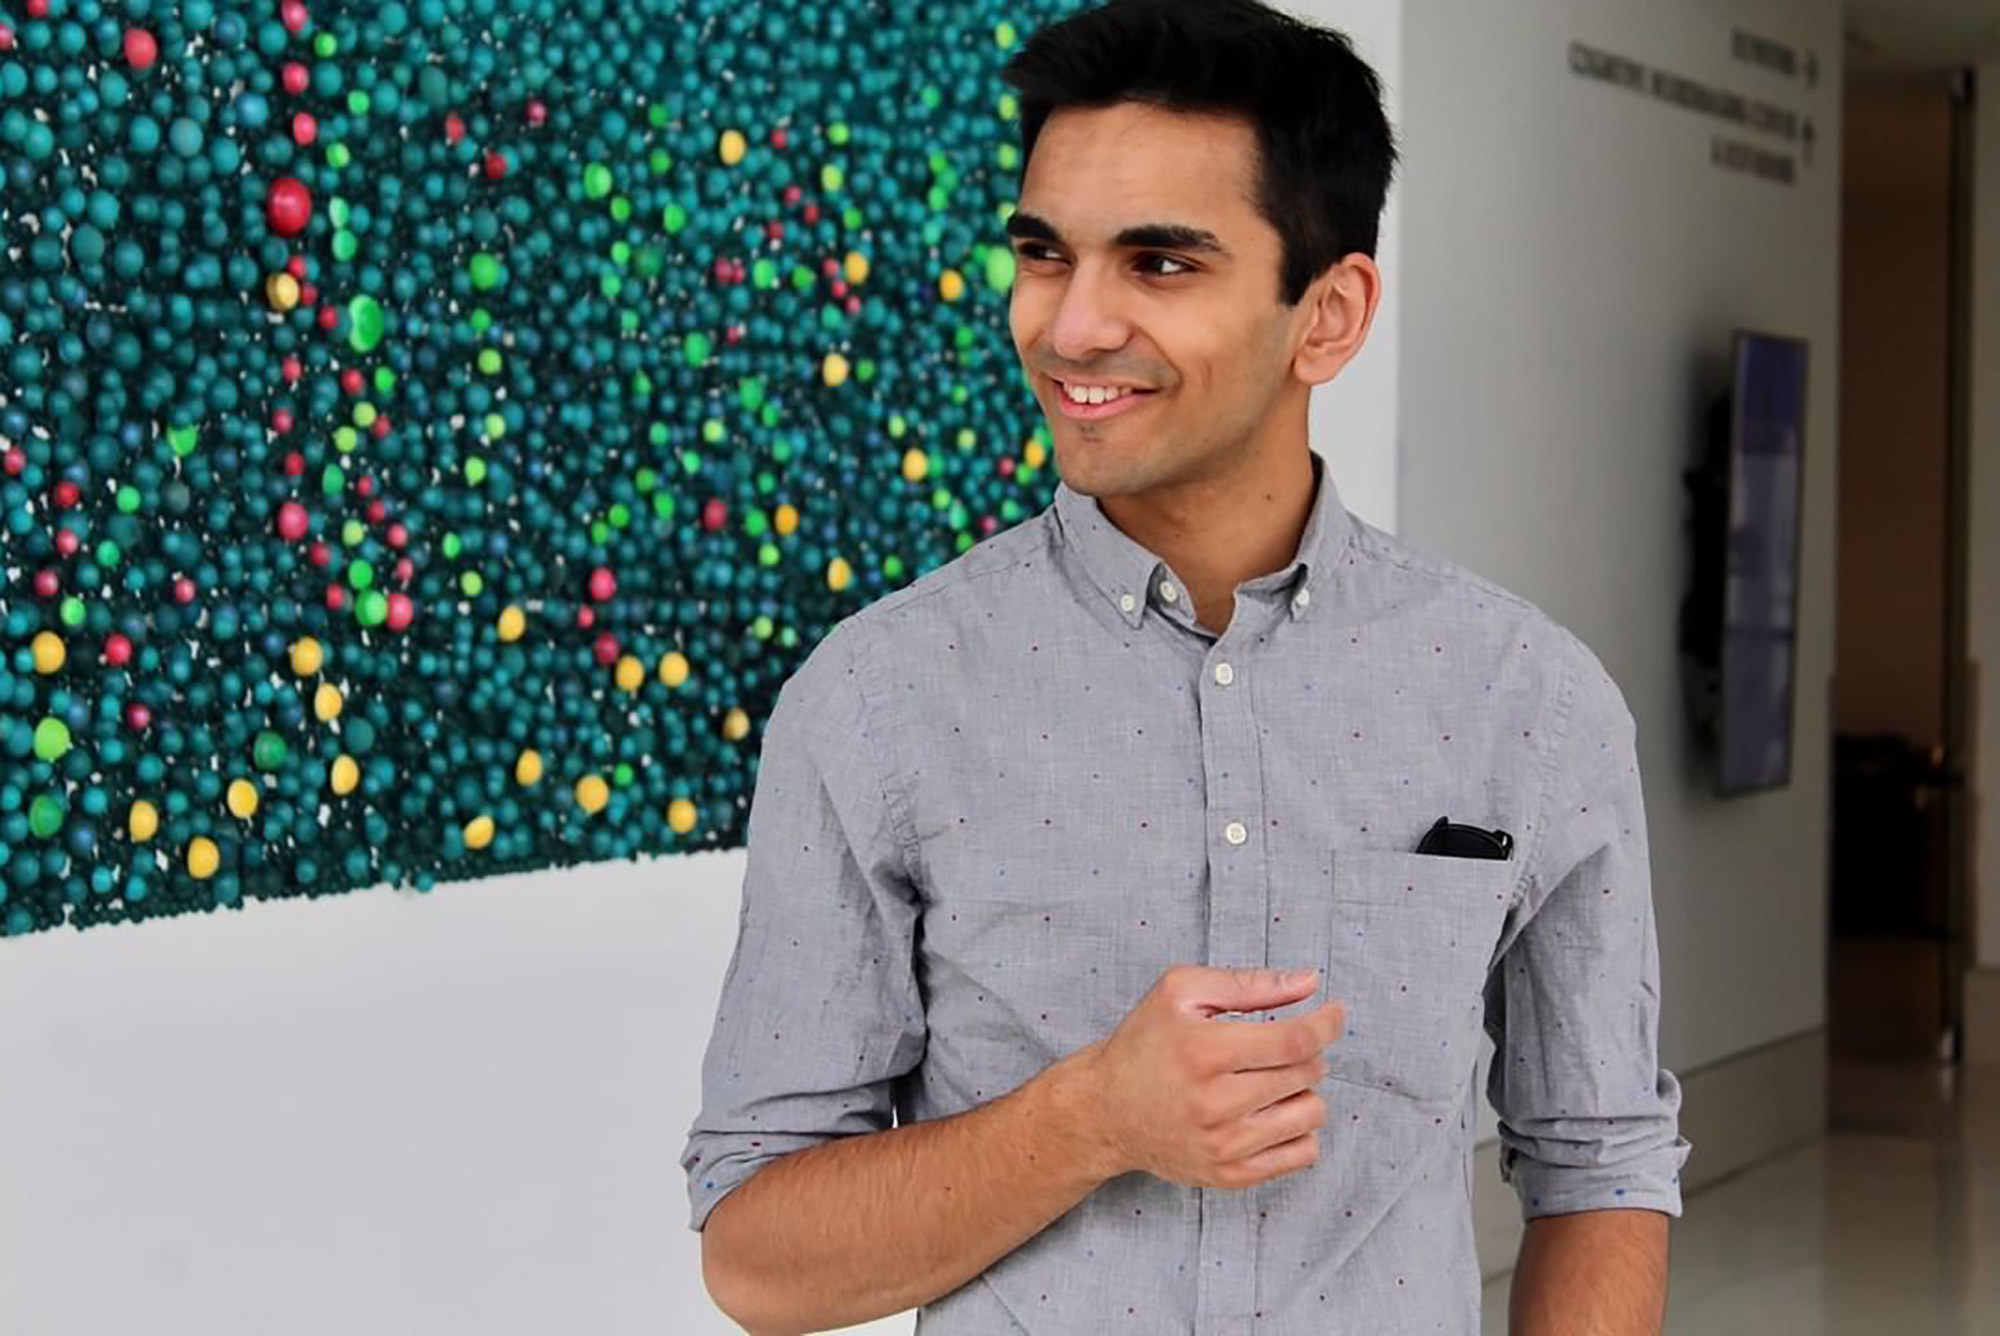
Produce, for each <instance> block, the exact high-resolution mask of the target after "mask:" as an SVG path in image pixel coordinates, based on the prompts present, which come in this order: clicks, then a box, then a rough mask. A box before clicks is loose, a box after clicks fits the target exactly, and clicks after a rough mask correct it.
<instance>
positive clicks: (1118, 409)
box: [1048, 376, 1158, 422]
mask: <svg viewBox="0 0 2000 1336" xmlns="http://www.w3.org/2000/svg"><path fill="white" fill-rule="evenodd" d="M1048 379H1049V383H1050V384H1051V385H1053V386H1055V391H1056V403H1057V405H1058V406H1059V407H1060V408H1061V409H1062V413H1063V416H1064V417H1069V418H1076V419H1079V420H1082V421H1086V422H1089V421H1098V420H1101V419H1103V418H1108V417H1116V416H1117V415H1119V414H1121V413H1126V412H1130V411H1131V410H1132V409H1134V408H1137V407H1139V406H1140V405H1141V404H1143V403H1144V402H1145V401H1146V400H1148V399H1150V398H1152V397H1153V396H1154V395H1155V394H1157V393H1158V391H1157V390H1152V389H1148V388H1146V387H1145V386H1142V385H1129V384H1113V383H1109V382H1105V381H1065V380H1058V379H1057V378H1056V377H1054V376H1050V377H1049V378H1048Z"/></svg>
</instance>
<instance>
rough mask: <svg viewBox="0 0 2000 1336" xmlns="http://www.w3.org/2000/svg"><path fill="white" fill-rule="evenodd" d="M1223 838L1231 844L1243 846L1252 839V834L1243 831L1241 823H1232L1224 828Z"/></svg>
mask: <svg viewBox="0 0 2000 1336" xmlns="http://www.w3.org/2000/svg"><path fill="white" fill-rule="evenodd" d="M1222 838H1224V839H1225V840H1228V841H1229V842H1230V843H1231V844H1241V843H1243V841H1245V840H1247V839H1249V838H1250V832H1249V831H1247V830H1245V829H1243V823H1242V822H1241V821H1232V822H1230V823H1229V824H1228V825H1227V826H1224V827H1223V828H1222Z"/></svg>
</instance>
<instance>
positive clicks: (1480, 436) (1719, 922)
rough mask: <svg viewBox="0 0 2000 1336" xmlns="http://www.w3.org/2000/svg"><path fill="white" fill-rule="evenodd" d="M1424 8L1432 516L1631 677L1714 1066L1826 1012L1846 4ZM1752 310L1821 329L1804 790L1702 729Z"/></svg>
mask: <svg viewBox="0 0 2000 1336" xmlns="http://www.w3.org/2000/svg"><path fill="white" fill-rule="evenodd" d="M1405 13H1406V19H1407V22H1406V26H1405V31H1404V48H1403V67H1404V71H1405V81H1404V107H1405V116H1406V119H1405V132H1406V135H1407V139H1408V148H1409V155H1410V162H1411V165H1410V169H1409V172H1408V176H1407V178H1406V183H1405V192H1404V196H1403V207H1404V235H1403V251H1402V256H1403V282H1404V306H1403V335H1404V337H1403V356H1402V360H1401V366H1400V368H1399V374H1400V376H1401V378H1402V384H1403V387H1404V393H1403V396H1402V422H1401V425H1402V436H1403V453H1402V467H1403V474H1402V482H1401V503H1400V504H1401V511H1402V520H1403V533H1404V534H1405V536H1407V537H1409V538H1411V539H1412V540H1414V541H1416V542H1418V543H1420V544H1426V545H1430V546H1433V547H1435V548H1436V549H1438V550H1440V551H1442V552H1444V553H1446V554H1448V555H1450V556H1452V557H1454V558H1455V559H1457V560H1459V561H1461V562H1463V563H1464V564H1466V565H1468V566H1470V567H1472V568H1473V569H1476V570H1478V571H1481V572H1482V573H1484V574H1486V575H1488V576H1490V577H1491V578H1493V579H1495V580H1497V581H1499V582H1500V583H1502V584H1504V585H1507V586H1509V587H1510V588H1512V589H1514V590H1516V591H1517V592H1519V593H1521V594H1523V595H1524V596H1526V597H1528V598H1530V599H1532V600H1534V601H1535V602H1537V603H1539V604H1540V605H1541V606H1542V607H1543V608H1545V609H1546V610H1547V611H1548V612H1550V613H1551V614H1552V615H1553V616H1555V617H1556V618H1557V620H1559V621H1561V622H1563V623H1565V624H1566V625H1568V626H1569V627H1570V628H1571V629H1572V630H1574V631H1575V632H1577V634H1579V635H1580V636H1582V637H1583V639H1584V640H1585V641H1586V642H1587V643H1589V644H1590V645H1591V646H1592V648H1594V649H1595V650H1596V651H1597V653H1598V655H1599V656H1600V657H1601V658H1602V659H1603V660H1604V662H1605V665H1606V666H1607V667H1608V668H1609V670H1610V671H1611V673H1612V675H1613V676H1614V677H1615V678H1616V679H1617V681H1618V683H1619V684H1620V686H1621V687H1622V688H1623V689H1624V691H1625V694H1626V697H1627V701H1628V703H1629V704H1630V705H1631V708H1632V712H1633V714H1634V716H1635V718H1636V719H1637V721H1638V726H1639V750H1640V764H1641V771H1642V773H1643V775H1644V777H1645V782H1646V797H1647V813H1648V818H1649V825H1650V830H1651V836H1652V839H1651V848H1652V859H1653V871H1654V895H1655V902H1656V907H1657V915H1658V924H1659V938H1660V948H1661V969H1662V994H1663V1010H1662V1018H1661V1038H1660V1047H1661V1057H1662V1060H1663V1061H1664V1062H1665V1063H1666V1065H1667V1066H1669V1067H1671V1068H1674V1069H1675V1070H1676V1071H1677V1072H1681V1073H1683V1074H1685V1072H1686V1071H1688V1070H1689V1069H1693V1068H1698V1067H1701V1066H1704V1065H1706V1064H1709V1063H1713V1062H1715V1061H1717V1060H1719V1059H1721V1058H1724V1057H1726V1056H1728V1055H1731V1054H1734V1053H1738V1052H1741V1051H1743V1050H1745V1049H1748V1048H1751V1047H1753V1046H1755V1045H1757V1044H1760V1043H1763V1042H1766V1041H1769V1040H1774V1039H1778V1038H1780V1037H1784V1036H1788V1035H1793V1034H1797V1033H1799V1032H1801V1031H1806V1030H1809V1029H1812V1028H1815V1027H1818V1026H1819V1025H1821V1024H1822V1022H1823V1019H1824V1014H1825V1005H1824V988H1825V985H1824V975H1825V969H1824V956H1825V932H1824V927H1823V923H1824V918H1825V914H1826V848H1825V846H1826V837H1827V817H1828V774H1827V768H1828V765H1827V748H1828V699H1829V697H1828V679H1829V676H1830V674H1831V672H1832V662H1833V661H1832V648H1833V617H1832V611H1833V604H1832V592H1833V584H1832V575H1833V555H1834V533H1833V522H1832V521H1833V515H1834V502H1835V495H1836V491H1835V481H1836V470H1835V460H1836V453H1835V452H1836V433H1835V428H1836V415H1835V405H1836V402H1837V396H1836V393H1835V391H1836V382H1835V371H1836V369H1837V367H1838V365H1839V349H1838V346H1837V335H1838V330H1839V324H1838V304H1837V303H1838V266H1839V249H1838V237H1839V230H1838V229H1839V213H1838V211H1839V168H1838V164H1839V161H1840V143H1839V107H1840V89H1839V62H1840V53H1841V45H1842V43H1841V23H1840V6H1839V3H1838V0H1740V2H1739V3H1724V0H1674V2H1673V3H1639V0H1621V2H1620V3H1606V0H1516V2H1515V3H1510V4H1507V5H1490V4H1479V3H1473V0H1409V3H1408V5H1407V6H1406V11H1405ZM1732 22H1740V23H1742V24H1743V25H1744V26H1746V27H1750V28H1753V29H1755V30H1757V31H1759V32H1761V33H1762V34H1764V35H1766V36H1769V37H1772V38H1778V39H1784V40H1789V41H1791V42H1794V43H1798V44H1800V45H1806V46H1811V47H1814V48H1816V49H1817V51H1818V55H1819V60H1820V64H1821V78H1820V81H1819V84H1818V87H1817V89H1816V90H1815V91H1813V92H1812V93H1811V94H1807V93H1806V92H1805V90H1804V87H1803V84H1802V83H1797V82H1795V83H1793V84H1791V85H1790V86H1789V87H1787V86H1786V84H1785V83H1784V82H1783V81H1781V80H1780V79H1779V78H1778V76H1776V75H1772V74H1768V73H1764V72H1762V71H1759V70H1756V69H1752V68H1750V67H1747V66H1743V65H1739V64H1736V63H1735V62H1734V61H1733V60H1732V59H1731V57H1730V29H1731V25H1732ZM1572 40H1581V41H1584V42H1588V43H1590V44H1591V45H1593V46H1596V47H1600V48H1606V49H1609V50H1612V51H1615V52H1617V53H1619V54H1621V55H1625V56H1628V57H1631V58H1633V59H1636V60H1639V61H1643V62H1646V63H1647V64H1648V65H1652V66H1658V67H1663V68H1666V69H1670V70H1672V71H1674V72H1676V73H1680V74H1683V75H1686V76H1689V77H1693V78H1699V79H1702V80H1704V81H1707V82H1712V83H1717V84H1722V85H1724V86H1727V87H1731V88H1736V89H1740V90H1742V91H1743V92H1745V93H1751V94H1756V95H1759V96H1765V97H1768V98H1770V99H1771V100H1773V101H1777V102H1781V103H1784V104H1787V105H1792V106H1795V107H1798V108H1799V109H1801V110H1805V109H1808V108H1810V110H1811V111H1812V112H1813V114H1814V119H1815V121H1816V128H1817V130H1818V134H1819V142H1818V146H1817V150H1816V153H1815V164H1816V165H1815V166H1814V167H1812V168H1811V169H1809V170H1807V171H1806V172H1805V173H1804V174H1803V176H1802V178H1801V180H1800V182H1799V184H1798V185H1797V186H1795V187H1790V188H1788V187H1784V186H1779V185H1775V184H1772V183H1769V182H1765V181H1762V180H1758V179H1755V178H1752V177H1747V176H1740V175H1734V174H1728V173H1724V172H1721V171H1719V170H1718V169H1716V168H1714V167H1712V166H1711V165H1710V162H1709V154H1708V145H1709V137H1710V134H1711V131H1712V130H1713V129H1715V128H1718V127H1719V126H1720V125H1721V123H1720V122H1717V121H1712V120H1710V119H1709V118H1707V117H1704V116H1700V115H1697V114H1696V113H1694V112H1691V111H1687V110H1683V109H1681V108H1678V107H1673V106H1669V105H1666V104H1664V103H1661V102H1657V101H1655V100H1653V99H1652V98H1651V97H1649V96H1642V95H1641V94H1639V93H1635V92H1629V91H1626V90H1622V89H1617V88H1614V87H1611V86H1609V85H1606V84H1601V83H1597V82H1593V81H1588V80H1584V79H1579V78H1576V77H1573V76H1572V75H1571V73H1570V71H1569V63H1568V50H1569V44H1570V42H1571V41H1572ZM1745 137H1748V136H1745ZM1739 325H1742V326H1748V327H1751V328H1755V329H1762V330H1768V331H1773V332H1781V333H1791V334H1797V335H1803V336H1805V337H1806V338H1808V339H1810V340H1811V341H1812V368H1811V397H1810V403H1809V406H1808V412H1807V417H1808V421H1807V445H1806V452H1807V461H1806V512H1805V525H1804V553H1803V561H1804V587H1803V596H1802V601H1801V608H1800V613H1801V617H1802V634H1801V642H1800V659H1801V661H1800V665H1799V668H1800V671H1799V678H1798V706H1797V715H1796V748H1795V752H1794V764H1793V775H1794V780H1793V784H1792V786H1791V787H1790V788H1789V789H1787V790H1784V791H1782V792H1777V793H1773V794H1768V795H1764V796H1759V797H1754V798H1745V799H1738V800H1734V801H1730V802H1719V801H1717V800H1715V799H1713V798H1712V797H1710V796H1709V792H1710V790H1711V788H1712V784H1711V782H1710V780H1709V779H1708V778H1707V775H1706V773H1705V771H1704V770H1703V768H1702V767H1700V766H1699V765H1698V764H1697V762H1696V760H1695V758H1694V757H1693V756H1692V755H1691V754H1690V747H1689V744H1688V742H1687V741H1686V736H1687V735H1686V731H1685V729H1684V726H1683V724H1682V707H1681V701H1680V689H1679V685H1678V676H1677V672H1678V670H1677V667H1676V617H1677V613H1678V608H1679V601H1680V596H1681V592H1682V587H1683V581H1684V577H1685V570H1686V566H1685V562H1686V555H1685V554H1686V542H1685V539H1684V537H1683V528H1682V524H1683V517H1684V514H1685V511H1684V504H1683V496H1684V493H1683V489H1682V483H1681V470H1682V469H1683V468H1684V467H1686V465H1687V464H1688V463H1689V462H1690V456H1691V452H1692V450H1693V447H1694V443H1695V442H1696V440H1697V423H1698V417H1697V411H1698V409H1700V408H1703V407H1705V406H1706V405H1705V402H1698V400H1697V397H1696V394H1695V385H1696V366H1697V363H1698V362H1702V361H1718V360H1720V361H1721V362H1722V363H1723V364H1724V365H1726V356H1727V350H1728V347H1729V343H1728V340H1729V335H1730V332H1731V331H1732V330H1733V329H1734V328H1735V327H1736V326H1739ZM1491 1130H1492V1120H1491V1115H1490V1114H1489V1115H1488V1117H1487V1119H1486V1120H1485V1122H1484V1125H1483V1127H1482V1131H1483V1132H1488V1133H1490V1132H1491ZM1696 1153H1697V1154H1699V1153H1700V1150H1699V1147H1697V1150H1696Z"/></svg>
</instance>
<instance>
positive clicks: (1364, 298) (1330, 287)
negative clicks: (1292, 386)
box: [1292, 251, 1382, 385]
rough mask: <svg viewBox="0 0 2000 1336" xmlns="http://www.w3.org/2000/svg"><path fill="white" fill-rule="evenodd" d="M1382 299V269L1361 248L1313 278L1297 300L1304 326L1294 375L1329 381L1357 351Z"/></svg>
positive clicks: (1316, 382)
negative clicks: (1309, 285)
mask: <svg viewBox="0 0 2000 1336" xmlns="http://www.w3.org/2000/svg"><path fill="white" fill-rule="evenodd" d="M1381 302H1382V271H1381V270H1380V269H1378V268H1376V266H1375V261H1373V260H1371V259H1370V258H1368V257H1367V256H1366V255H1363V254H1362V253H1361V252H1359V251H1356V252H1355V253H1354V254H1352V255H1349V256H1347V257H1346V258H1344V259H1342V260H1341V261H1339V262H1338V263H1336V264H1334V265H1332V266H1330V267H1329V268H1328V269H1327V270H1326V272H1324V273H1322V274H1321V275H1320V276H1319V277H1318V278H1316V279H1314V280H1313V281H1312V286H1311V287H1309V288H1307V289H1306V291H1305V295H1304V296H1303V297H1301V298H1300V299H1299V318H1300V319H1302V320H1303V321H1304V322H1305V327H1304V331H1303V335H1302V341H1301V342H1300V344H1299V350H1298V353H1297V354H1296V355H1295V356H1294V357H1293V358H1292V372H1293V374H1294V375H1296V376H1297V377H1298V378H1299V379H1300V380H1302V381H1304V382H1305V383H1306V384H1308V385H1324V384H1325V383H1326V382H1327V381H1330V380H1332V379H1333V378H1334V377H1335V376H1336V375H1338V374H1339V373H1340V369H1341V368H1342V367H1344V366H1346V365H1347V364H1348V362H1349V361H1351V360H1352V359H1353V357H1354V355H1355V354H1356V353H1358V352H1360V351H1361V345H1362V343H1363V342H1364V341H1366V339H1367V338H1368V330H1369V328H1370V326H1372V325H1373V324H1374V323H1375V310H1376V308H1377V307H1378V306H1380V305H1381Z"/></svg>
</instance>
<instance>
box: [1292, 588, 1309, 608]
mask: <svg viewBox="0 0 2000 1336" xmlns="http://www.w3.org/2000/svg"><path fill="white" fill-rule="evenodd" d="M1310 602H1312V590H1310V589H1301V590H1300V591H1299V592H1298V593H1296V594H1294V595H1292V606H1293V607H1295V608H1304V607H1305V605H1306V604H1308V603H1310Z"/></svg>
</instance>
